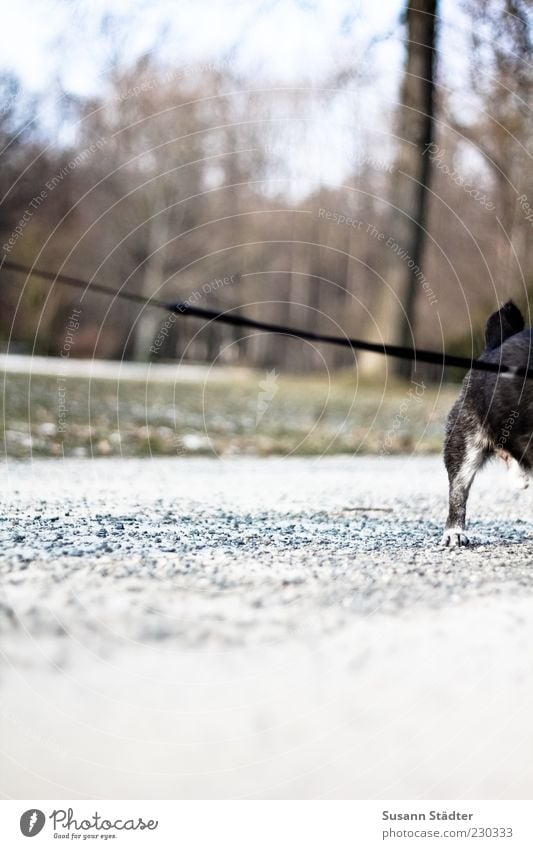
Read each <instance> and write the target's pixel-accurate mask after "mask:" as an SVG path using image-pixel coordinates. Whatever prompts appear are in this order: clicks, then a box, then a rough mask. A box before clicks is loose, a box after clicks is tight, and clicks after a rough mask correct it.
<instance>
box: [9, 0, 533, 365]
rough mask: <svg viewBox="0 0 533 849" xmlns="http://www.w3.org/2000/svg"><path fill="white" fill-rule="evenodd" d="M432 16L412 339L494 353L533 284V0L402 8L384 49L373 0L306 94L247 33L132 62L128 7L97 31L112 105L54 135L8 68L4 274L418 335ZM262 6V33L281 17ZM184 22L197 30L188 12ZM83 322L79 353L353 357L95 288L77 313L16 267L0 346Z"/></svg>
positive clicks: (232, 359)
mask: <svg viewBox="0 0 533 849" xmlns="http://www.w3.org/2000/svg"><path fill="white" fill-rule="evenodd" d="M273 5H275V4H273ZM230 6H231V4H230ZM310 6H311V7H312V6H313V4H310ZM424 6H425V8H426V11H427V10H428V9H430V8H431V7H432V6H433V8H435V9H436V10H437V12H438V15H439V17H438V18H437V19H436V22H435V24H436V25H435V26H434V33H433V34H432V37H433V38H434V44H433V45H432V47H431V49H432V50H433V48H435V50H436V52H435V54H434V73H435V83H436V85H435V89H434V92H433V104H432V109H433V112H434V121H433V124H432V127H431V139H432V141H431V146H430V147H429V148H427V143H426V150H425V151H424V153H423V155H424V157H425V161H426V163H430V169H431V173H430V182H429V192H428V194H427V198H426V201H427V203H426V208H425V220H424V227H425V231H426V238H425V240H424V243H423V246H420V245H419V247H422V252H421V255H420V257H419V260H420V262H419V266H420V274H419V275H418V277H417V286H415V291H414V299H413V304H412V305H411V306H410V307H409V310H408V312H409V315H408V319H409V334H408V337H407V338H408V339H409V340H410V341H414V342H416V344H418V345H420V346H428V347H437V348H440V347H443V346H444V344H446V347H447V348H448V349H449V350H454V351H462V352H465V353H467V354H470V353H472V352H473V351H476V347H478V342H479V330H480V328H481V327H482V324H483V321H484V320H485V318H486V316H487V313H488V312H489V311H490V310H492V309H493V308H494V307H495V306H496V305H497V304H498V303H499V302H501V301H502V300H503V299H505V298H507V297H509V296H513V297H514V298H515V299H516V300H517V302H518V303H519V304H520V305H521V306H522V307H527V299H528V296H529V291H530V288H531V284H532V282H533V279H532V276H533V272H532V269H533V262H532V260H533V241H532V239H531V233H532V229H531V228H532V227H533V214H532V208H533V171H532V169H531V139H532V137H533V136H532V111H531V105H532V102H531V83H532V66H531V58H532V57H531V6H530V4H529V3H528V2H512V1H511V0H458V2H457V4H444V3H442V4H440V6H438V7H436V6H435V3H433V4H431V3H429V4H428V3H426V4H424V3H418V4H417V3H414V4H413V3H410V4H407V6H406V7H405V8H403V7H402V5H401V4H398V14H397V15H396V16H395V17H394V25H393V26H392V28H386V27H385V28H383V29H382V30H381V31H375V32H370V33H369V32H368V27H367V28H366V29H364V28H363V29H362V30H358V26H359V22H360V21H361V20H363V21H364V16H365V4H364V3H362V4H361V3H356V2H355V0H354V4H353V16H352V18H351V19H350V21H347V22H346V24H345V26H346V27H347V31H348V36H347V38H346V39H345V45H346V49H345V50H344V52H341V53H339V56H337V57H335V61H334V63H333V66H329V67H328V68H327V70H326V71H324V72H323V73H322V71H321V70H320V69H318V70H317V72H316V73H315V74H314V76H313V77H312V78H311V77H309V76H307V77H306V78H303V79H302V82H301V84H298V83H297V82H296V83H295V82H291V84H287V83H286V82H284V81H283V80H280V79H274V78H270V79H269V76H268V75H269V72H268V68H267V70H266V71H265V70H263V71H262V72H261V73H260V72H259V71H257V70H253V69H252V70H250V71H249V72H247V71H246V70H243V65H242V63H239V62H238V61H237V58H236V57H238V51H239V50H240V49H241V47H242V45H243V44H245V43H246V38H247V35H246V31H244V32H243V33H242V34H241V35H240V36H239V38H238V39H237V41H236V43H235V44H234V45H233V46H230V47H229V48H228V49H227V50H226V49H222V48H220V49H218V52H216V53H215V52H211V53H209V51H206V53H205V61H203V62H202V61H198V62H195V63H192V64H184V63H183V62H180V59H179V56H178V55H176V56H175V59H174V60H173V59H172V58H170V57H169V53H171V52H172V51H171V50H169V44H168V41H169V39H170V40H171V36H170V35H168V33H165V32H164V31H163V32H162V33H160V34H159V36H158V41H157V43H155V44H154V45H153V47H152V48H151V49H149V50H143V51H142V52H141V53H140V54H139V55H131V51H128V49H127V44H128V33H129V29H128V27H131V26H132V25H134V24H132V23H131V22H130V23H129V24H128V25H127V26H126V25H125V24H124V21H123V19H122V18H120V17H117V18H116V19H115V18H114V17H113V14H112V13H110V14H108V15H106V16H105V17H104V18H103V19H102V21H101V24H100V26H101V33H100V36H101V40H102V43H105V44H107V45H108V49H109V55H110V56H111V57H112V60H113V61H109V63H108V65H107V67H106V68H105V69H104V72H103V73H102V75H101V77H100V84H99V89H98V91H97V92H96V93H91V94H88V95H86V96H82V95H80V94H75V93H72V92H71V91H68V90H67V87H66V86H65V85H64V82H63V83H62V82H60V81H59V79H58V81H57V82H56V84H55V90H54V92H53V93H52V94H53V101H54V107H53V110H52V117H50V110H49V111H48V113H47V114H48V118H47V119H46V120H43V119H42V109H41V106H42V103H41V101H42V100H43V99H46V102H47V104H49V103H50V97H51V96H52V95H51V94H50V93H47V94H43V93H41V94H36V93H28V92H26V91H25V89H24V86H23V85H22V84H21V82H20V81H19V80H18V79H17V76H16V74H15V73H14V72H13V70H10V69H4V71H3V72H2V76H1V79H0V90H1V98H2V108H1V113H0V149H1V150H2V154H1V162H2V168H1V172H0V197H1V198H2V200H1V204H0V245H1V246H2V251H1V253H2V255H3V257H4V261H5V260H6V259H9V260H11V261H15V262H19V263H24V264H26V265H30V266H31V265H32V264H35V266H36V267H37V268H40V269H47V270H53V271H62V272H63V273H67V274H73V275H78V276H80V277H83V278H85V279H87V280H91V279H94V280H98V281H100V282H103V283H105V284H106V285H108V286H112V287H113V288H115V289H117V290H119V289H120V288H122V287H123V288H125V289H126V290H128V291H132V292H138V293H142V294H144V295H146V296H148V297H150V296H155V297H158V298H165V299H168V300H172V299H184V300H186V299H190V300H191V302H193V303H199V304H200V305H203V306H208V307H216V308H220V309H224V310H225V309H235V310H238V311H240V312H241V313H242V314H243V315H247V316H251V317H252V318H262V319H264V320H267V321H274V322H284V323H290V324H293V325H295V326H303V327H306V328H311V329H320V330H323V331H325V332H328V333H339V334H342V333H347V334H350V335H355V336H360V337H362V338H369V339H370V338H383V339H387V340H389V341H395V339H399V338H401V336H402V327H401V325H402V321H403V322H404V325H405V312H403V311H402V307H405V299H404V298H403V296H402V297H400V296H399V295H398V297H397V295H396V294H395V292H394V280H395V277H394V275H395V274H396V273H397V272H399V273H400V274H404V272H405V269H406V267H407V266H408V264H409V260H410V259H411V257H412V252H411V251H409V250H407V252H406V250H405V246H404V244H403V243H402V237H401V233H400V235H399V236H398V235H397V228H396V227H395V225H394V220H395V218H396V219H398V218H400V219H401V217H402V216H404V217H405V215H407V216H408V200H405V204H403V199H404V196H405V193H403V194H402V189H401V185H402V180H403V181H404V182H405V181H406V180H407V179H408V178H409V179H411V178H412V175H411V176H410V175H409V174H407V176H406V174H405V172H404V171H402V164H403V163H404V160H403V159H402V147H403V148H405V146H406V145H412V144H413V142H412V141H410V140H409V130H410V128H411V129H412V127H413V124H414V123H415V122H416V111H417V110H416V105H415V107H414V108H413V104H412V103H411V104H410V102H409V97H410V96H415V97H416V96H417V94H416V91H415V92H414V93H413V91H412V90H411V89H412V85H411V83H410V75H411V76H412V75H413V74H414V75H415V76H416V74H417V68H416V64H415V65H411V66H409V57H411V61H414V62H415V63H416V60H417V58H416V52H413V49H416V45H413V43H412V39H411V40H410V37H409V36H410V32H411V35H412V31H410V21H409V13H410V11H411V12H412V8H410V7H417V8H418V9H422V11H424ZM252 7H254V9H255V11H254V15H255V18H254V21H253V25H254V26H255V25H257V26H261V25H262V24H261V18H262V16H264V15H268V14H269V11H268V8H269V4H250V9H252ZM255 7H256V8H255ZM173 9H174V11H173V12H172V14H173V15H175V16H179V14H180V4H177V5H176V6H175V7H173ZM265 9H266V11H265ZM229 13H230V7H228V14H229ZM311 13H312V12H311ZM411 23H412V21H411ZM205 25H206V27H209V21H206V22H205ZM361 31H362V32H363V34H362V35H361V34H359V35H358V32H361ZM8 35H9V34H8V33H6V36H8ZM352 36H353V37H352ZM295 37H297V34H296V36H295ZM215 38H216V34H215V33H213V39H215ZM162 45H163V47H164V48H165V49H163V48H162ZM170 47H171V45H170ZM276 49H277V47H276V44H273V45H272V50H273V51H275V50H276ZM280 49H281V48H280ZM178 52H179V51H178ZM388 56H390V57H391V58H390V63H391V64H390V67H387V66H385V65H384V59H385V60H386V58H387V57H388ZM312 64H313V56H312V55H309V65H310V66H312ZM331 67H333V70H331ZM418 76H420V75H418ZM310 80H311V82H310ZM380 81H381V82H380ZM427 93H428V92H427V87H426V91H425V92H424V91H422V92H420V96H421V97H422V98H423V97H424V96H425V95H427ZM426 138H427V136H426ZM419 152H420V151H419ZM332 163H333V166H334V167H332ZM335 168H336V169H337V173H338V175H339V176H338V177H337V178H335V177H334V176H333V177H332V174H333V175H334V174H335ZM530 205H531V206H530ZM398 207H399V208H398ZM404 276H405V275H404ZM387 283H388V285H387ZM23 284H24V285H23ZM402 300H403V304H402V303H400V302H399V301H402ZM80 308H81V312H80V314H79V328H77V329H76V334H75V339H74V340H73V344H72V347H71V349H69V354H70V356H75V357H82V358H108V359H122V358H125V359H132V360H147V359H148V360H149V359H152V360H154V359H157V360H160V361H162V360H165V359H171V358H174V357H177V358H179V359H183V360H185V361H194V362H213V361H217V362H218V363H230V364H238V365H245V366H252V367H261V368H272V367H280V368H283V369H285V370H288V371H298V372H301V371H312V370H314V369H319V368H323V364H324V362H326V364H327V365H328V367H329V368H336V367H339V368H340V367H343V366H348V365H349V364H350V363H351V362H352V358H351V356H350V354H349V352H346V351H343V350H342V349H340V350H335V349H331V348H324V349H323V350H322V349H321V350H320V352H317V351H316V350H314V349H312V348H311V347H310V346H309V345H304V344H300V343H297V342H295V341H294V340H289V339H285V338H275V337H273V336H270V335H267V334H255V335H249V334H243V333H242V332H237V331H235V330H234V329H232V328H227V327H224V326H221V325H213V324H210V325H208V326H206V327H203V328H202V327H201V324H200V323H199V322H198V321H195V320H189V319H187V320H180V321H176V322H174V323H173V324H172V325H171V326H169V325H168V321H167V317H166V316H165V315H164V314H162V313H160V312H159V311H157V310H141V311H140V310H139V308H138V307H137V306H136V305H134V304H128V303H127V302H121V301H115V302H114V303H110V301H109V299H108V298H106V297H104V296H101V295H97V294H91V293H90V291H89V293H88V294H87V295H86V296H85V297H84V298H83V304H82V305H81V307H80V294H79V293H77V292H76V291H74V290H71V289H68V288H67V287H64V286H61V285H58V284H55V285H53V286H51V285H50V284H45V283H43V282H42V281H41V280H38V279H36V278H34V277H29V278H28V279H25V278H21V277H20V275H16V274H15V273H14V272H12V271H10V270H7V269H3V270H2V272H1V285H0V346H1V349H2V350H3V351H4V352H9V353H28V354H44V355H56V356H57V355H60V354H61V352H62V349H63V348H64V345H65V339H66V338H67V337H66V333H67V334H68V327H69V321H70V317H71V316H72V311H73V309H80ZM165 322H167V324H166V325H165ZM162 330H163V333H161V331H162ZM404 331H405V327H404ZM404 337H405V333H404ZM154 340H156V343H155V344H154Z"/></svg>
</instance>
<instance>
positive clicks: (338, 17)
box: [0, 0, 403, 95]
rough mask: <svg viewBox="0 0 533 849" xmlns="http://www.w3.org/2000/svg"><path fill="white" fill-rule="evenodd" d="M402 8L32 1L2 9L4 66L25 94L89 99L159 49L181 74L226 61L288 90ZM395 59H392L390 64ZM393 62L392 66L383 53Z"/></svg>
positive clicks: (193, 0)
mask: <svg viewBox="0 0 533 849" xmlns="http://www.w3.org/2000/svg"><path fill="white" fill-rule="evenodd" d="M402 5H403V3H402V0H379V2H372V0H174V2H173V0H142V2H140V0H113V2H112V3H110V2H109V0H72V2H69V0H29V3H28V2H27V3H10V4H5V7H4V8H3V12H2V18H3V21H2V22H3V31H4V33H6V34H8V36H9V37H8V38H4V39H3V45H2V58H1V60H0V61H1V63H2V65H3V67H4V68H8V69H11V70H14V71H15V72H16V74H17V75H18V76H19V78H20V79H21V81H22V83H23V85H24V87H25V88H26V89H27V90H28V91H32V92H42V91H46V90H47V89H48V88H49V87H50V85H51V84H53V81H54V80H55V79H56V78H57V77H59V78H60V79H61V82H62V85H63V87H64V88H65V90H66V91H68V92H69V93H74V94H79V95H87V94H91V93H94V92H95V91H97V90H98V89H99V87H100V86H101V76H102V75H103V74H104V73H105V71H106V69H107V68H109V66H110V65H112V64H113V63H114V61H116V60H117V59H120V60H124V59H126V60H127V59H128V58H130V57H131V58H134V57H135V56H136V55H140V54H142V53H143V52H144V51H147V50H150V49H151V48H152V47H153V46H154V44H158V43H159V52H160V53H161V55H162V56H164V57H165V58H166V59H168V60H169V61H170V62H172V63H174V64H178V65H182V64H190V63H194V62H201V61H203V60H205V59H206V58H209V59H212V60H216V59H221V58H222V57H225V56H227V55H228V52H230V51H232V50H234V51H235V52H234V53H233V54H232V56H233V61H234V63H235V66H236V68H237V70H240V71H242V72H245V73H247V74H257V75H264V76H266V77H268V78H271V79H275V80H280V81H286V82H292V81H295V80H312V79H317V78H319V77H321V76H322V75H324V74H327V73H330V72H331V71H332V70H333V69H334V68H335V67H336V66H337V65H338V64H339V63H340V62H342V61H351V60H353V57H354V49H355V54H356V55H357V47H358V46H359V45H363V44H366V43H368V40H369V39H370V38H371V37H372V36H374V35H382V34H386V33H387V32H388V31H390V30H392V29H394V28H397V22H398V19H399V16H400V13H401V9H402ZM394 51H395V52H396V57H394V56H393V55H392V54H393V53H394ZM389 52H390V53H391V56H390V60H391V61H393V62H395V61H396V60H397V58H398V50H397V43H396V44H393V43H390V44H389Z"/></svg>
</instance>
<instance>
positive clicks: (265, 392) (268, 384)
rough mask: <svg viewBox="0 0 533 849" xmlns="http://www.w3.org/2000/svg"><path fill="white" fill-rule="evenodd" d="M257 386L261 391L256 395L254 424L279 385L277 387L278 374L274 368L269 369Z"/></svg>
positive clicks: (265, 409)
mask: <svg viewBox="0 0 533 849" xmlns="http://www.w3.org/2000/svg"><path fill="white" fill-rule="evenodd" d="M259 388H260V390H261V392H259V394H258V396H257V412H256V416H255V424H256V426H257V425H258V424H259V422H260V421H261V419H262V418H263V416H264V415H265V413H266V411H267V410H268V408H269V406H270V402H271V401H272V400H273V398H274V397H275V395H276V393H277V391H278V389H279V387H278V376H277V374H276V369H275V368H273V369H272V371H269V372H268V374H267V376H266V377H265V379H264V380H262V381H261V383H260V384H259Z"/></svg>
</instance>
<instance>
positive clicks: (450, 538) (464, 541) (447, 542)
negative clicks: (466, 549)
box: [441, 528, 469, 548]
mask: <svg viewBox="0 0 533 849" xmlns="http://www.w3.org/2000/svg"><path fill="white" fill-rule="evenodd" d="M468 542H469V540H468V537H467V535H466V534H465V532H464V530H463V528H446V530H445V531H444V533H443V535H442V540H441V545H442V546H444V547H445V548H459V547H460V546H462V545H468Z"/></svg>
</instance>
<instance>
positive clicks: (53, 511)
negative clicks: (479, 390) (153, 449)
mask: <svg viewBox="0 0 533 849" xmlns="http://www.w3.org/2000/svg"><path fill="white" fill-rule="evenodd" d="M2 480H3V487H2V514H1V518H2V521H1V522H0V532H1V537H2V542H1V555H0V564H1V573H2V578H3V581H2V595H1V597H0V598H1V600H0V634H1V644H2V649H1V670H0V721H1V739H2V755H1V765H0V782H1V788H0V790H1V793H2V795H3V797H4V798H7V797H14V798H34V799H38V798H42V799H44V798H58V797H59V798H61V797H67V798H92V797H98V798H106V797H107V798H121V797H123V798H241V797H253V798H315V797H327V798H374V797H375V798H417V797H422V798H435V799H444V798H462V797H464V798H472V799H476V798H499V797H503V798H516V799H519V798H531V795H532V793H533V767H532V762H531V756H530V754H531V750H532V743H533V730H532V723H531V715H532V713H533V710H532V709H533V683H532V682H533V675H532V672H533V653H532V651H531V646H532V645H533V615H532V614H533V566H532V562H531V561H532V557H531V554H532V550H533V548H532V539H533V537H532V533H533V521H532V520H531V495H530V491H529V490H527V491H526V492H525V493H524V492H516V491H515V490H513V489H512V488H511V486H510V481H509V480H508V479H507V476H506V472H505V469H504V467H503V465H502V467H501V468H500V467H498V466H496V465H495V466H493V467H490V468H489V469H487V471H485V472H483V473H482V475H480V477H479V480H477V481H476V483H475V485H474V489H473V493H472V496H471V500H470V505H469V515H470V519H471V521H470V532H471V536H472V542H473V544H472V546H471V547H470V548H469V549H467V550H461V551H458V552H447V551H443V550H442V549H440V548H439V545H438V543H439V539H440V535H441V532H442V524H443V518H444V515H445V508H446V481H445V475H444V470H443V468H442V465H441V460H440V459H439V458H438V457H394V458H393V457H361V458H339V457H328V458H298V459H295V458H293V459H287V458H283V459H281V458H280V459H275V458H263V459H258V458H250V459H246V458H226V459H218V460H216V459H207V458H195V459H189V458H183V457H180V458H172V459H168V458H158V459H153V458H152V459H114V458H106V459H98V460H89V459H66V460H64V461H63V460H52V459H49V460H47V459H37V460H34V461H33V462H28V461H21V460H9V461H8V462H6V463H4V465H3V467H2Z"/></svg>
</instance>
